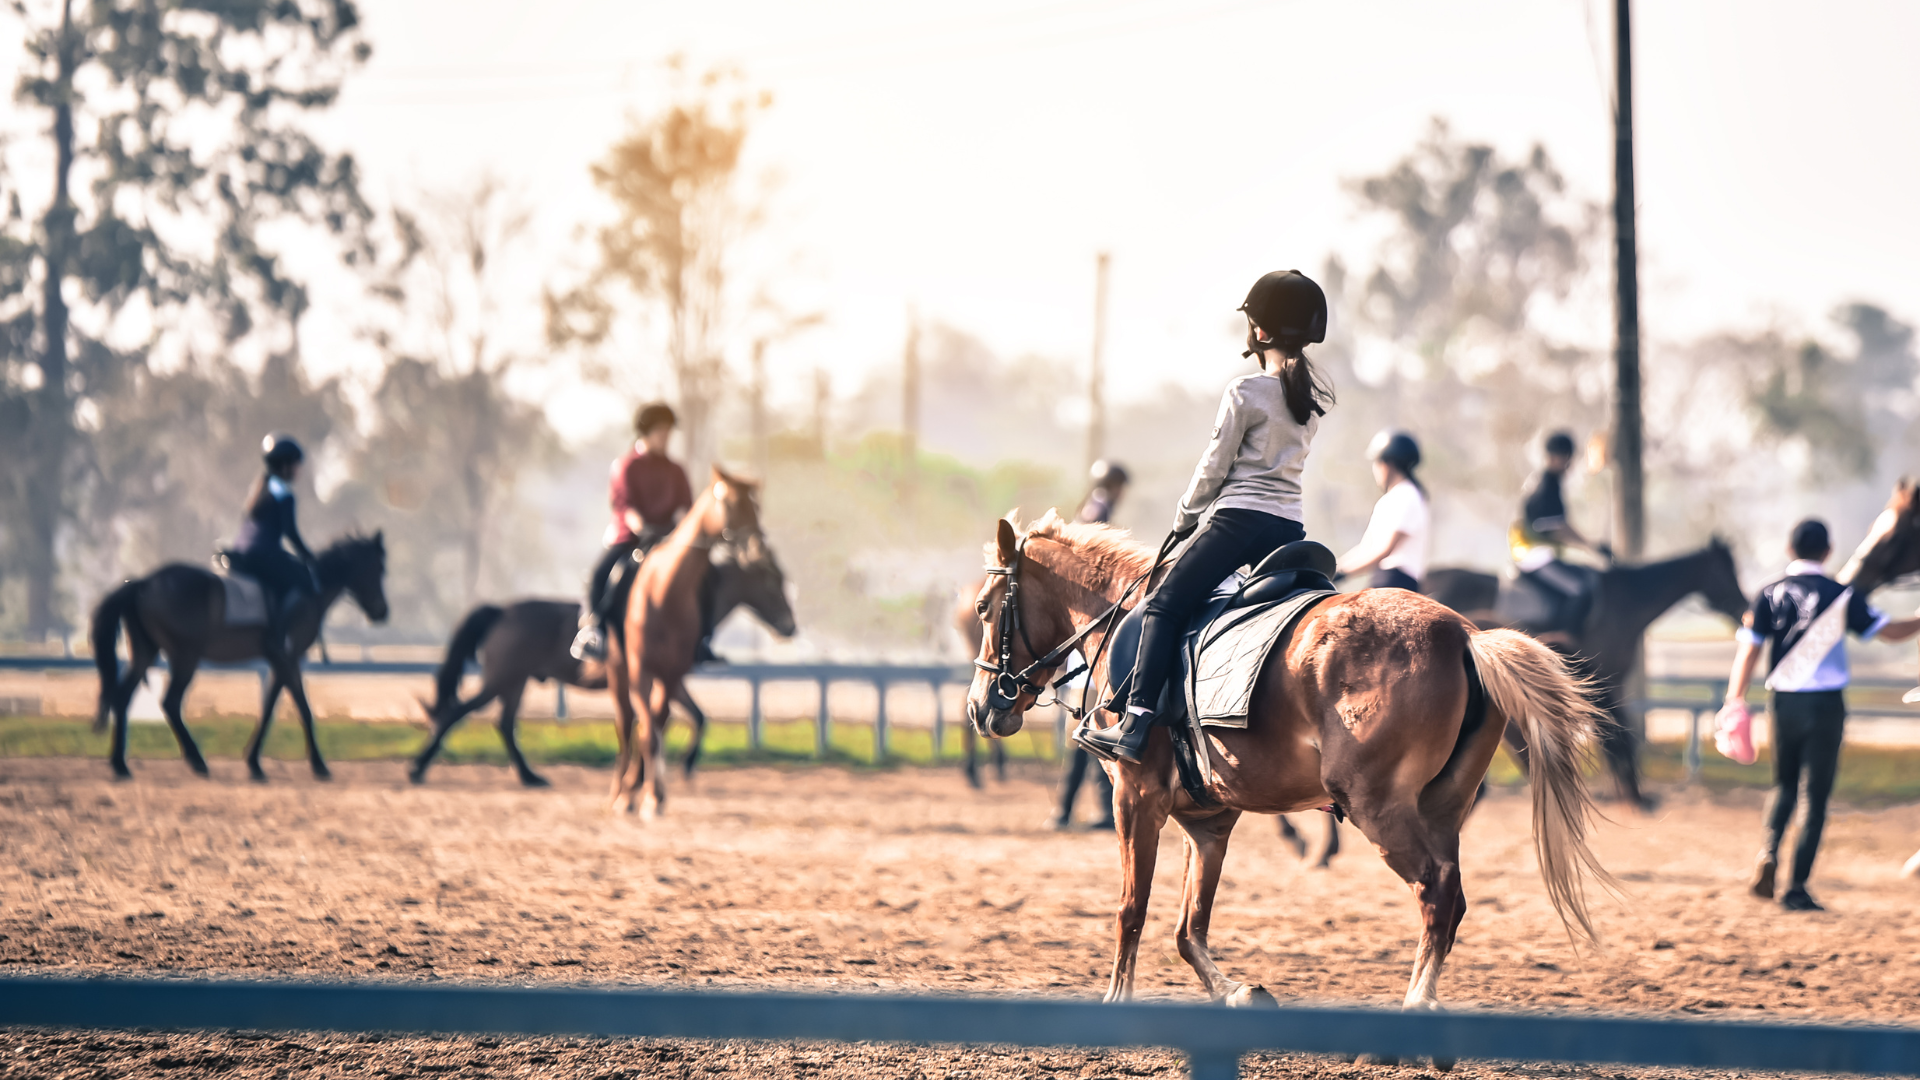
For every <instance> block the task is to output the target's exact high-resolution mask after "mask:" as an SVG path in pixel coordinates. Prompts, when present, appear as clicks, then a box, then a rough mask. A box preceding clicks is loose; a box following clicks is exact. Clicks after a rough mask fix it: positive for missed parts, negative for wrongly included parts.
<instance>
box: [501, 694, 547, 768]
mask: <svg viewBox="0 0 1920 1080" xmlns="http://www.w3.org/2000/svg"><path fill="white" fill-rule="evenodd" d="M526 689H527V684H526V683H525V682H524V681H522V682H521V683H520V685H518V686H514V687H509V688H508V689H507V691H506V693H503V694H501V695H500V723H499V728H500V741H501V742H503V743H506V744H507V758H508V760H510V761H512V762H513V771H514V772H515V773H516V774H517V775H518V776H519V777H520V784H521V786H522V787H551V786H552V785H551V784H549V783H548V782H547V778H546V777H544V776H541V775H540V774H539V773H537V772H534V771H533V767H532V766H531V765H528V764H527V758H526V755H524V754H522V753H521V752H520V737H519V735H518V734H516V728H515V725H516V724H517V723H518V722H519V719H520V695H521V694H522V693H524V692H525V691H526Z"/></svg>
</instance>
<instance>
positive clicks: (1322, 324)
mask: <svg viewBox="0 0 1920 1080" xmlns="http://www.w3.org/2000/svg"><path fill="white" fill-rule="evenodd" d="M1238 310H1240V311H1244V312H1246V313H1247V317H1248V318H1250V319H1252V320H1253V324H1254V325H1255V326H1258V327H1259V328H1260V329H1262V330H1264V331H1266V334H1267V338H1268V340H1270V341H1272V342H1273V343H1274V344H1276V345H1286V346H1291V347H1293V348H1299V347H1300V346H1302V345H1311V344H1313V343H1314V342H1316V341H1325V340H1327V294H1326V293H1324V292H1322V291H1320V286H1319V285H1316V284H1314V281H1313V279H1312V278H1310V277H1308V276H1307V275H1305V274H1303V273H1301V272H1300V271H1298V270H1275V271H1274V272H1273V273H1271V274H1267V275H1265V276H1263V277H1261V279H1260V280H1259V281H1256V282H1254V283H1253V288H1251V289H1249V290H1247V299H1246V301H1245V302H1244V303H1242V304H1241V305H1240V307H1239V309H1238ZM1246 355H1248V356H1251V355H1253V350H1252V349H1248V350H1247V352H1246Z"/></svg>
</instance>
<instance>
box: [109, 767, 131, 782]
mask: <svg viewBox="0 0 1920 1080" xmlns="http://www.w3.org/2000/svg"><path fill="white" fill-rule="evenodd" d="M113 778H114V779H115V780H131V779H133V770H132V769H129V768H127V767H126V766H125V765H116V766H114V769H113Z"/></svg>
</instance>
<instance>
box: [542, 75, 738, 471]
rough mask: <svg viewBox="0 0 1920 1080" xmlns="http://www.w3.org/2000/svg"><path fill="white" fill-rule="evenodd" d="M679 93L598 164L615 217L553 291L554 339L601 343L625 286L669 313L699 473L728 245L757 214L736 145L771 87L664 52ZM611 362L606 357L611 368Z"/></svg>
mask: <svg viewBox="0 0 1920 1080" xmlns="http://www.w3.org/2000/svg"><path fill="white" fill-rule="evenodd" d="M669 68H670V70H671V71H672V72H673V73H674V76H675V78H676V80H677V82H678V83H679V85H678V88H677V96H678V100H676V101H675V102H673V103H672V104H670V105H668V106H667V107H666V108H664V109H662V110H661V111H660V112H658V113H656V114H654V115H653V116H650V117H646V118H644V119H640V120H637V121H635V122H634V124H633V126H632V128H631V130H630V131H629V132H628V133H627V135H626V136H625V137H624V138H622V139H621V140H620V141H619V142H617V143H615V144H614V145H613V148H612V149H611V150H610V151H608V154H607V156H606V157H605V158H604V159H602V160H601V161H600V163H599V164H596V165H594V166H593V170H592V172H593V180H594V183H595V184H597V185H599V187H600V189H601V190H602V191H604V192H606V193H607V195H608V197H609V198H611V199H612V200H613V203H614V209H615V213H616V214H617V218H616V220H615V221H614V222H613V223H611V224H608V225H606V226H603V227H602V228H601V229H600V230H599V231H598V233H597V234H596V241H597V247H598V262H599V265H598V266H597V267H596V269H595V270H594V271H593V273H592V275H591V276H590V277H588V279H587V280H586V281H585V282H584V283H582V284H581V285H579V286H577V287H575V288H573V289H571V290H567V291H565V292H561V293H549V295H548V297H547V327H548V336H549V338H550V340H551V341H552V342H553V343H554V344H555V345H556V346H558V345H565V344H568V343H571V342H580V343H583V344H587V345H600V344H602V343H604V342H606V341H607V340H608V337H609V334H610V333H611V332H612V329H613V321H614V317H615V311H616V305H615V302H614V299H613V296H612V295H611V293H612V290H613V288H614V287H615V286H619V287H622V288H624V289H625V290H627V291H628V292H630V293H631V294H632V295H633V296H635V297H637V298H638V299H640V300H641V301H642V302H643V303H646V304H648V305H651V306H653V307H655V308H657V309H658V310H659V311H660V312H661V313H662V314H664V315H665V317H666V323H667V325H666V353H667V360H668V363H669V366H670V367H671V370H672V373H673V383H674V389H675V391H676V393H677V397H678V401H677V406H678V411H679V414H680V429H681V434H682V437H683V438H684V439H685V440H686V447H687V458H688V461H689V463H690V464H692V465H693V466H694V471H695V475H698V473H699V470H700V469H703V468H704V467H705V464H706V462H708V461H710V460H712V458H713V454H714V452H715V450H716V449H717V446H716V443H715V437H714V432H713V431H712V430H711V427H712V421H713V419H714V414H715V410H716V408H717V406H718V403H719V398H720V394H721V391H722V389H723V382H724V378H725V374H726V366H725V348H726V337H727V336H728V334H729V333H730V332H731V331H732V330H733V329H734V325H733V324H734V322H735V317H736V314H737V313H736V312H735V311H734V310H733V308H734V307H736V306H737V305H732V304H730V303H729V295H728V277H729V269H730V267H729V256H730V255H731V253H732V252H733V249H734V247H735V245H736V244H737V243H738V241H739V240H740V239H741V237H742V236H743V235H744V234H745V233H747V232H748V231H750V230H751V229H752V228H753V227H754V226H755V225H756V224H758V221H759V217H760V215H759V213H758V211H757V210H756V209H755V208H753V207H751V206H749V205H747V204H746V203H745V202H743V200H742V198H741V197H740V193H739V191H738V188H739V184H738V177H737V174H738V171H739V167H740V152H741V148H742V147H743V146H744V145H745V143H746V139H747V132H748V128H749V123H750V120H751V117H752V116H753V114H754V113H755V112H757V111H759V110H761V109H764V108H766V107H767V106H768V105H770V104H771V103H772V97H771V95H769V94H767V93H765V92H761V93H759V94H753V93H750V92H749V91H748V90H747V89H746V87H745V85H744V78H743V76H742V75H741V74H740V73H739V72H738V71H735V70H730V69H714V70H710V71H708V72H706V73H704V74H702V75H701V76H700V77H698V78H697V79H692V80H689V79H688V78H687V77H686V76H685V70H684V60H682V59H680V58H675V59H674V60H671V61H669ZM614 371H615V367H614V366H613V365H608V366H606V367H603V368H602V370H601V373H602V374H603V376H605V377H607V378H609V379H610V380H612V379H613V378H614Z"/></svg>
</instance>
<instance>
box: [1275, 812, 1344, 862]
mask: <svg viewBox="0 0 1920 1080" xmlns="http://www.w3.org/2000/svg"><path fill="white" fill-rule="evenodd" d="M1317 812H1318V811H1316V813H1317ZM1277 816H1278V817H1279V818H1280V839H1281V840H1282V841H1284V842H1285V843H1286V844H1287V846H1289V847H1291V848H1293V854H1294V855H1295V857H1297V858H1298V859H1299V860H1300V861H1301V862H1310V863H1311V864H1312V868H1313V869H1315V870H1325V869H1327V868H1328V867H1330V866H1332V865H1333V857H1334V856H1335V855H1338V854H1340V823H1339V822H1338V821H1335V820H1334V818H1333V815H1332V814H1327V815H1326V819H1327V834H1326V837H1325V838H1324V839H1322V840H1321V841H1320V845H1319V847H1318V848H1317V849H1309V848H1308V847H1307V838H1306V837H1305V836H1303V835H1302V834H1301V832H1300V830H1299V829H1297V828H1295V827H1294V824H1293V822H1292V820H1291V819H1289V818H1288V817H1287V815H1285V814H1280V815H1277ZM1310 850H1317V851H1318V854H1316V855H1314V856H1313V857H1312V859H1311V860H1309V858H1308V853H1309V851H1310Z"/></svg>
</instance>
